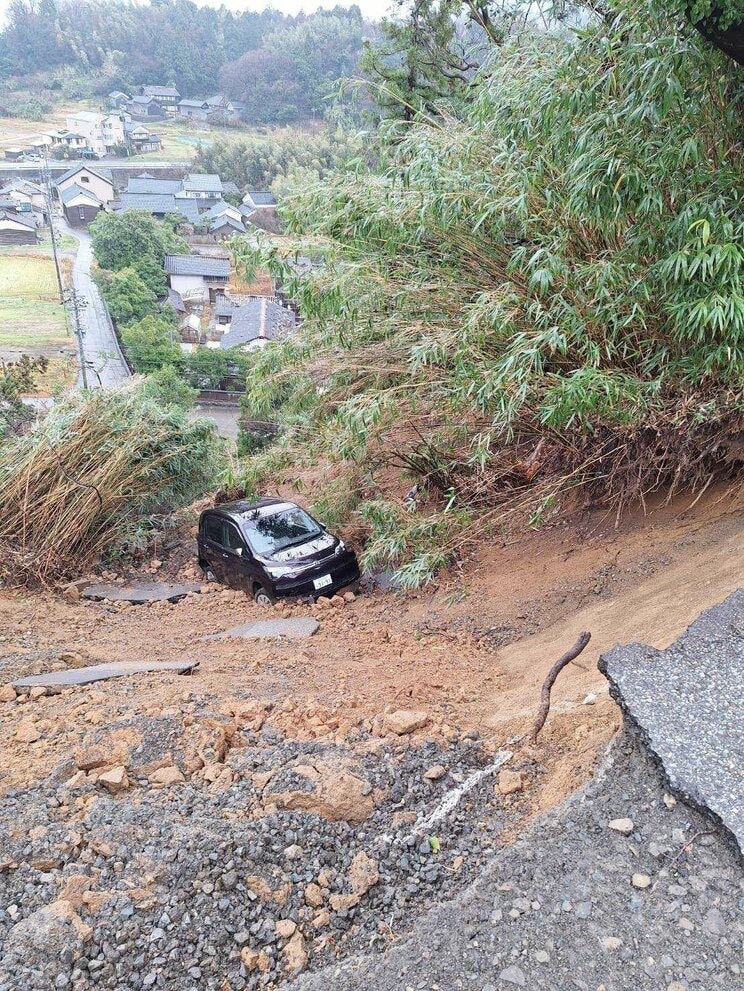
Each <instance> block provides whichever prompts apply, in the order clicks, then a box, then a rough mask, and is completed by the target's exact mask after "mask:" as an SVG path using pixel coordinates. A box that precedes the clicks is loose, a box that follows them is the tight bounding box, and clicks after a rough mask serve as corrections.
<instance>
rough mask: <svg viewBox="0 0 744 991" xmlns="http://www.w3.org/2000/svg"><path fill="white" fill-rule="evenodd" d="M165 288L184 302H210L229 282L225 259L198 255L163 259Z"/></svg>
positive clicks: (228, 263) (171, 256) (227, 262)
mask: <svg viewBox="0 0 744 991" xmlns="http://www.w3.org/2000/svg"><path fill="white" fill-rule="evenodd" d="M163 267H164V268H165V272H166V275H167V276H168V284H169V286H170V288H171V289H173V290H174V291H175V292H177V293H178V295H179V296H180V297H181V299H182V300H183V301H185V302H212V303H213V302H214V301H215V300H216V298H217V295H218V293H220V292H224V290H225V288H226V286H227V283H228V280H229V278H230V261H229V259H227V258H209V257H205V256H202V255H166V256H165V260H164V263H163Z"/></svg>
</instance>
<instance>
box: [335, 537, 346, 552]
mask: <svg viewBox="0 0 744 991" xmlns="http://www.w3.org/2000/svg"><path fill="white" fill-rule="evenodd" d="M345 550H346V544H345V543H344V542H343V540H339V542H338V547H337V548H336V550H335V552H334V553H336V554H343V552H344V551H345Z"/></svg>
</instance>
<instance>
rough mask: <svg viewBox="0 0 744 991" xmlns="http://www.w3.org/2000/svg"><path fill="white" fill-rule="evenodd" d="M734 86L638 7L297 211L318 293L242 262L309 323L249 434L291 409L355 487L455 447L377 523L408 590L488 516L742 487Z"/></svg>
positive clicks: (277, 256) (499, 520) (496, 70)
mask: <svg viewBox="0 0 744 991" xmlns="http://www.w3.org/2000/svg"><path fill="white" fill-rule="evenodd" d="M737 87H738V83H737V79H736V75H735V72H734V71H733V70H732V68H731V65H730V64H729V63H727V62H726V61H725V60H724V59H723V58H722V57H721V56H719V55H718V54H717V53H716V52H714V51H712V50H711V49H709V48H708V47H707V46H706V44H705V43H704V42H703V41H702V39H700V38H698V37H697V36H696V35H694V34H693V33H692V32H690V31H688V30H680V27H679V23H678V22H677V21H675V20H674V19H672V18H669V17H666V16H664V15H659V14H657V13H655V12H654V11H653V10H651V9H650V8H649V7H648V6H646V5H645V4H643V3H640V2H638V3H636V4H635V6H634V7H632V8H630V7H629V8H627V9H624V10H623V11H622V12H618V13H617V14H616V15H615V16H614V17H609V18H608V22H603V23H602V24H601V26H598V27H596V28H593V27H589V28H588V29H586V30H585V31H583V32H582V33H581V36H580V37H579V38H578V39H577V40H571V39H569V38H568V37H566V36H565V35H560V34H559V35H554V36H551V35H547V34H542V35H535V36H532V37H531V38H524V37H523V38H520V39H519V40H518V41H514V42H510V41H508V40H507V41H505V42H504V44H503V46H502V47H501V50H500V57H499V59H498V60H497V61H494V63H493V65H492V66H491V67H490V68H489V69H488V70H487V71H484V72H483V73H482V74H481V76H480V77H479V78H478V79H477V80H476V81H475V82H474V84H473V85H472V87H471V90H470V98H469V100H468V101H467V103H466V104H464V105H463V106H462V108H461V110H460V111H459V113H458V114H457V115H456V114H454V113H453V112H452V110H451V109H450V110H442V112H441V113H440V114H439V115H437V114H435V113H432V112H428V113H427V115H426V116H420V117H419V118H417V120H416V121H415V122H414V123H413V124H412V126H411V127H410V128H408V129H407V131H406V134H405V136H404V137H403V138H402V139H401V140H399V142H398V143H397V144H396V145H395V147H394V148H393V149H392V150H391V151H390V156H391V164H390V165H389V166H388V167H387V168H385V169H384V170H381V171H380V172H378V173H377V174H366V173H351V172H346V173H344V174H341V175H338V176H334V177H331V178H329V179H327V180H326V181H325V182H324V183H322V184H315V185H313V186H312V187H310V189H309V190H308V192H307V193H306V194H305V195H304V196H299V195H298V196H296V197H295V198H294V199H293V200H292V201H291V203H290V205H289V209H288V211H287V220H288V222H289V227H290V230H291V231H292V232H294V234H295V238H296V239H295V241H294V243H292V245H291V250H288V251H287V252H286V254H287V256H288V258H287V261H289V260H290V259H291V256H292V254H293V253H294V252H299V253H300V254H307V253H310V254H312V253H313V252H314V253H315V255H316V257H318V256H319V257H320V258H321V259H322V262H323V264H322V265H319V266H318V267H317V268H316V269H315V270H314V271H313V272H312V273H311V274H309V275H297V273H296V272H294V270H293V269H292V266H291V265H289V264H287V261H285V259H284V258H283V257H282V253H281V252H280V250H278V249H277V247H276V246H275V245H274V246H271V247H270V248H267V249H264V250H262V249H260V248H259V250H258V252H255V251H253V250H251V249H249V248H248V247H247V246H245V247H243V248H239V249H238V254H239V255H242V257H243V258H244V259H245V260H246V261H247V262H249V260H250V256H253V257H256V256H257V257H260V258H261V259H262V261H263V263H264V264H267V265H269V267H270V268H272V270H273V271H274V273H275V274H276V276H277V277H278V278H281V279H282V280H283V281H284V283H285V285H286V286H287V288H288V291H289V292H290V293H291V294H292V295H293V296H294V297H295V298H296V299H297V300H298V302H299V305H300V308H301V312H302V313H303V315H304V317H305V322H304V324H303V334H302V339H301V340H299V341H295V342H292V343H291V344H289V345H287V346H286V347H285V348H283V349H275V350H274V352H273V354H271V355H269V354H267V355H266V356H264V357H263V358H262V359H261V360H262V361H263V362H264V364H263V365H262V369H263V373H264V377H259V376H257V375H251V376H250V377H249V380H248V387H249V394H248V397H247V405H248V408H249V409H250V410H251V411H252V414H253V415H259V414H260V412H261V411H262V410H266V409H267V408H271V405H272V402H274V401H275V400H276V397H277V396H278V395H279V394H280V393H282V392H283V393H284V397H283V399H282V400H281V411H280V415H279V419H280V421H281V426H282V446H283V448H284V450H285V452H286V454H287V456H288V457H289V458H290V459H291V457H292V453H293V451H295V452H296V451H297V450H299V449H300V448H302V447H303V446H306V444H307V437H308V433H309V432H312V435H313V436H314V437H315V438H316V441H315V444H316V452H317V455H318V457H320V458H325V459H327V460H330V461H335V462H349V461H352V460H353V461H354V463H355V464H356V465H357V466H359V465H362V466H365V465H369V464H370V463H371V459H372V458H373V456H374V457H379V456H380V455H379V454H376V453H375V452H380V451H388V452H390V453H389V454H388V463H394V464H398V465H400V464H404V465H409V464H410V462H411V459H410V458H409V457H408V455H409V452H410V451H411V449H412V447H413V445H414V443H415V444H418V443H419V441H420V439H421V438H422V437H423V439H424V440H425V441H426V442H429V441H430V440H432V439H436V440H437V443H438V444H439V446H440V447H442V446H443V447H445V448H446V447H451V449H452V450H453V451H454V452H455V453H454V455H453V457H452V459H451V462H450V463H449V465H448V467H447V471H446V472H445V473H444V474H442V473H437V472H434V473H430V472H429V471H427V472H426V473H425V474H424V475H422V476H420V477H419V481H420V482H421V484H422V487H423V493H422V504H421V505H420V507H419V508H418V509H417V510H416V511H415V512H412V513H409V512H408V511H407V510H403V509H402V508H401V507H399V506H398V505H397V504H395V503H391V502H390V501H389V500H385V499H383V498H380V499H373V500H372V501H371V502H370V503H368V504H366V505H362V507H361V512H362V516H363V518H364V519H365V521H366V523H367V525H368V526H369V528H370V530H371V532H372V538H371V540H370V542H369V544H368V546H367V549H366V551H365V560H366V562H367V564H368V566H370V567H371V566H373V565H378V564H380V563H383V562H388V563H393V562H396V561H398V562H400V561H407V562H408V563H407V564H406V566H405V568H404V570H403V572H402V574H403V580H404V582H405V583H409V584H415V583H416V582H419V581H421V580H426V579H427V578H429V577H431V575H432V574H433V573H434V571H435V570H436V567H438V566H439V565H441V563H442V562H443V561H445V560H447V559H448V558H449V557H450V556H451V555H452V553H453V551H454V549H455V548H456V547H457V546H458V545H459V544H458V541H461V540H462V539H463V535H464V533H465V531H464V529H463V528H464V527H465V522H464V521H465V520H467V519H468V513H467V512H464V511H465V510H467V509H468V508H469V507H470V508H473V509H475V510H476V511H477V512H479V513H480V512H484V511H485V507H488V511H487V513H486V515H485V516H484V519H488V521H489V523H488V525H489V526H491V525H499V526H500V525H502V524H503V523H504V522H505V521H506V520H507V519H509V518H510V516H512V515H513V514H514V513H515V512H517V511H519V512H521V513H522V514H527V517H528V518H529V516H532V515H533V514H536V516H535V518H541V517H542V518H544V515H545V512H546V507H552V506H555V505H556V504H557V500H558V498H559V496H560V494H561V493H563V492H566V491H568V490H570V489H572V488H576V487H584V488H586V489H587V490H588V491H590V492H591V493H592V497H593V498H596V499H600V500H606V501H613V500H615V501H619V502H620V503H621V504H622V503H623V502H625V501H626V500H627V499H629V498H632V497H634V496H639V495H642V494H643V493H644V492H648V491H651V490H653V489H654V488H657V487H659V486H662V485H666V484H677V483H678V482H682V481H683V482H684V483H685V484H688V485H690V486H694V485H695V484H697V483H699V482H702V481H704V480H707V479H708V478H709V477H710V476H711V475H712V476H714V477H715V476H716V474H717V473H721V472H724V473H725V472H729V471H731V470H732V468H731V463H732V462H729V461H727V460H726V457H725V451H726V447H727V437H728V436H729V435H730V434H731V432H732V431H735V430H736V429H741V421H742V416H743V415H744V397H743V383H744V219H743V215H742V211H741V202H742V195H743V194H744V186H743V185H742V144H741V131H740V117H739V106H738V104H737V98H738V96H739V95H740V90H739V89H738V88H737ZM265 376H269V377H270V379H269V381H267V379H266V378H265ZM737 424H739V427H738V428H737ZM393 428H394V429H393ZM388 431H392V433H393V435H394V436H396V435H397V437H398V439H397V440H396V441H395V443H394V444H393V448H392V451H390V448H391V443H390V441H389V440H387V434H388ZM414 432H415V433H416V436H415V437H411V436H410V435H411V434H412V433H414ZM406 434H408V435H409V436H408V437H407V436H406ZM293 438H294V440H293ZM407 470H410V469H407ZM479 525H480V524H479ZM484 525H485V524H484Z"/></svg>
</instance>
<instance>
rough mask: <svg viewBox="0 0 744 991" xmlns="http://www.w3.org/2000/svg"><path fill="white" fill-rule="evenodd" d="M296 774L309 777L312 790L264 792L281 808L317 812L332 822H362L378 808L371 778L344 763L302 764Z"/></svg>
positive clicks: (268, 799) (267, 799)
mask: <svg viewBox="0 0 744 991" xmlns="http://www.w3.org/2000/svg"><path fill="white" fill-rule="evenodd" d="M293 771H294V772H295V774H298V775H300V777H303V778H305V779H307V781H308V782H309V783H310V784H311V786H312V787H311V789H310V790H307V791H305V790H303V791H286V792H272V793H271V794H270V795H268V796H267V795H266V794H265V793H264V801H269V802H272V803H273V804H275V805H276V807H277V808H278V809H286V810H288V811H294V810H297V811H302V812H314V813H316V814H317V815H319V816H322V817H323V818H324V819H328V820H329V822H342V821H345V822H349V823H351V824H352V825H358V824H359V823H361V822H364V820H365V819H367V818H368V817H369V816H370V815H371V814H372V812H373V811H374V807H375V803H374V799H373V797H372V794H371V788H370V786H369V782H368V781H366V780H365V779H364V778H361V777H359V775H358V774H356V773H354V772H353V771H352V770H350V769H349V767H348V766H347V765H345V764H342V763H328V764H325V763H322V762H318V763H317V764H315V765H310V764H298V765H296V766H295V767H294V768H293Z"/></svg>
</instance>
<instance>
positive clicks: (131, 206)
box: [119, 191, 199, 224]
mask: <svg viewBox="0 0 744 991" xmlns="http://www.w3.org/2000/svg"><path fill="white" fill-rule="evenodd" d="M119 201H120V209H121V210H146V211H147V212H148V213H158V214H163V215H165V214H166V213H179V214H180V215H181V216H182V217H183V218H184V219H185V220H188V221H189V223H191V224H196V223H198V222H199V210H198V208H197V206H196V203H194V202H193V201H191V200H177V199H176V198H175V196H173V195H172V194H169V193H153V194H148V193H132V192H129V191H127V192H126V193H122V194H121V196H120V197H119Z"/></svg>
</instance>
